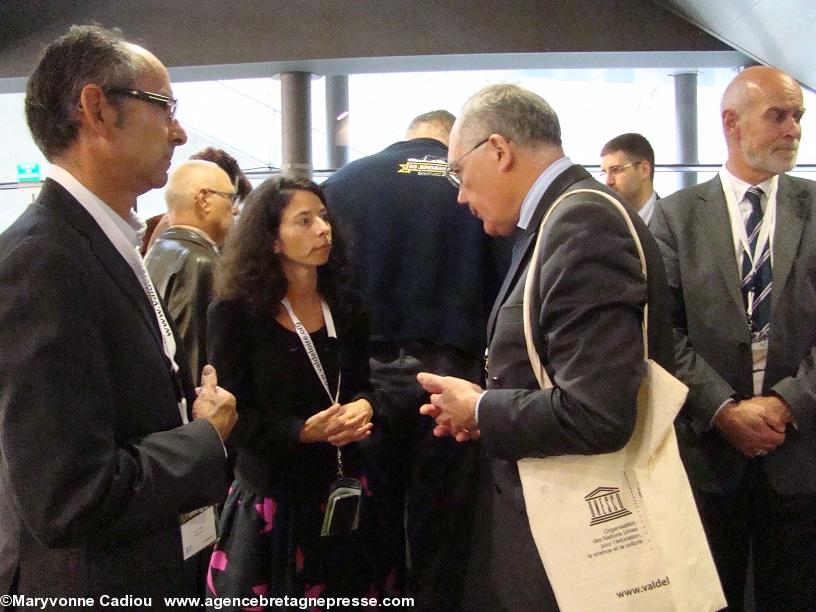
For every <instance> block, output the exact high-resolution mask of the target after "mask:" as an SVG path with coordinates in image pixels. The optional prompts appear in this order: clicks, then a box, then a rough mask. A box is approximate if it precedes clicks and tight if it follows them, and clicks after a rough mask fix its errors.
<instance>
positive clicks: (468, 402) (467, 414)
mask: <svg viewBox="0 0 816 612" xmlns="http://www.w3.org/2000/svg"><path fill="white" fill-rule="evenodd" d="M417 380H418V381H419V384H421V385H422V386H423V388H424V389H425V390H426V391H427V392H428V393H430V394H431V403H430V404H424V405H422V406H420V408H419V412H420V413H421V414H426V415H428V416H431V417H433V418H434V419H435V420H436V427H434V432H433V433H434V435H435V436H445V435H450V436H454V437H455V438H456V440H457V441H459V442H465V441H467V440H474V439H477V438H478V437H479V436H480V433H479V429H478V427H477V425H476V419H475V412H476V402H477V401H478V400H479V397H480V396H481V394H482V391H483V390H482V389H481V387H479V386H478V385H474V384H473V383H472V382H468V381H467V380H462V379H461V378H454V377H452V376H437V375H436V374H430V373H428V372H420V373H419V374H417Z"/></svg>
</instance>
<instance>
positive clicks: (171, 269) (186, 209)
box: [145, 160, 239, 376]
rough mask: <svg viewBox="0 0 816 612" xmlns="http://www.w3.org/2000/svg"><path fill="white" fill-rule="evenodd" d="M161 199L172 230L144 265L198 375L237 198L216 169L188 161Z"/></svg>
mask: <svg viewBox="0 0 816 612" xmlns="http://www.w3.org/2000/svg"><path fill="white" fill-rule="evenodd" d="M164 197H165V200H166V201H167V209H168V211H169V212H168V220H169V223H170V227H168V228H167V229H166V230H164V231H163V232H162V233H161V235H159V236H158V238H157V239H156V241H155V243H154V244H153V246H152V247H151V248H150V250H149V251H148V252H147V255H146V256H145V266H146V267H147V271H148V273H149V274H150V278H151V280H152V281H153V284H154V286H155V287H156V291H158V293H159V295H160V296H161V297H162V299H163V300H164V303H165V305H166V306H167V314H169V315H170V317H172V319H173V321H175V323H176V327H177V328H178V332H179V335H180V336H181V340H182V343H183V345H184V349H185V351H186V355H187V360H188V362H189V364H190V371H191V372H193V373H195V374H194V375H196V376H197V375H198V373H199V372H201V370H202V368H203V367H204V365H205V364H206V363H207V308H208V307H209V305H210V302H211V301H212V291H213V274H214V272H215V264H216V261H217V260H218V254H219V249H220V248H221V247H222V246H223V245H224V240H225V239H226V237H227V232H228V231H229V230H230V228H231V227H232V225H233V221H234V219H235V216H236V215H237V214H238V204H237V201H238V198H239V195H238V193H237V192H236V191H235V190H234V188H233V186H232V182H231V181H230V177H229V176H228V175H227V173H226V172H224V170H222V169H221V168H219V167H218V166H217V165H216V164H214V163H212V162H209V161H202V160H189V161H187V162H185V163H183V164H182V165H181V166H179V167H178V168H177V169H176V170H175V171H174V172H173V173H172V174H171V175H170V179H169V181H168V182H167V188H166V190H165V194H164Z"/></svg>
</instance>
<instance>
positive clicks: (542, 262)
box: [418, 85, 674, 612]
mask: <svg viewBox="0 0 816 612" xmlns="http://www.w3.org/2000/svg"><path fill="white" fill-rule="evenodd" d="M449 159H451V160H453V161H451V162H450V165H449V170H448V176H449V178H450V180H451V181H452V182H454V183H455V184H456V185H458V187H459V196H458V199H459V202H460V203H461V204H467V205H468V206H469V207H470V209H471V211H472V212H473V213H474V214H475V215H476V216H477V217H479V218H480V219H481V220H482V222H483V224H484V229H485V231H486V232H487V233H488V234H491V235H509V234H512V233H517V235H518V238H517V241H516V245H515V248H514V251H513V260H512V263H511V264H510V270H509V272H508V274H507V276H506V278H505V282H504V286H503V287H502V289H500V290H499V296H498V298H497V300H496V303H495V305H494V307H493V312H492V314H491V316H490V320H489V322H488V328H487V334H488V346H489V350H488V354H487V389H486V390H485V389H482V388H479V387H477V386H476V385H474V384H472V383H470V382H467V381H465V380H461V379H457V378H453V377H449V376H445V377H443V376H437V375H436V374H431V373H421V374H420V375H419V377H418V378H419V380H420V382H421V383H422V385H423V386H424V387H425V389H426V390H427V391H429V392H430V393H431V394H432V395H431V403H430V404H427V405H425V406H423V407H422V408H421V412H422V413H423V414H428V415H431V416H433V417H434V418H435V419H436V422H437V426H436V433H437V434H438V435H452V436H455V438H456V439H457V440H460V441H465V440H467V439H471V438H481V440H482V443H483V444H484V446H485V447H486V449H487V452H488V453H489V454H490V458H491V464H492V473H493V480H494V487H493V489H492V490H493V503H492V525H491V529H490V535H487V534H483V535H482V537H481V538H480V540H479V542H480V543H482V545H483V546H484V547H485V548H487V549H488V550H487V557H488V560H489V564H490V566H489V568H488V569H487V570H486V571H485V572H484V574H483V582H489V584H490V587H491V588H492V594H493V595H495V596H496V597H497V599H498V602H497V603H491V604H489V605H487V608H489V609H491V610H506V611H508V612H509V611H511V610H512V611H515V610H539V611H541V610H545V611H547V610H551V611H555V610H557V609H558V605H557V603H556V600H555V597H554V595H553V592H552V588H551V586H550V583H549V580H548V578H547V574H546V572H545V570H544V567H543V565H542V562H541V559H540V558H539V555H538V552H537V550H536V546H535V543H534V542H533V537H532V534H531V532H530V525H529V521H528V517H527V510H526V507H525V504H524V498H523V494H522V490H521V482H520V480H519V473H518V468H517V462H518V461H519V460H520V459H523V458H526V457H545V456H553V455H575V454H582V455H585V454H601V453H607V452H611V451H615V450H618V449H620V448H621V447H623V446H624V445H625V444H626V442H628V440H629V437H630V435H631V433H632V430H633V428H634V425H635V418H636V400H637V394H638V389H639V387H640V383H641V380H642V378H643V376H644V373H645V364H644V362H643V334H642V328H641V321H642V317H643V305H644V303H646V302H648V304H649V310H648V312H649V315H648V316H649V321H648V324H649V326H648V334H649V337H648V342H649V352H650V356H651V357H652V358H654V359H655V360H656V361H658V362H659V363H661V364H662V365H663V366H664V367H666V368H667V369H669V370H672V369H673V365H674V364H673V347H672V332H671V326H670V322H669V306H668V295H667V291H666V281H665V273H664V271H663V264H662V261H661V258H660V252H659V251H658V248H657V245H656V244H655V241H654V239H653V238H652V237H651V236H650V235H649V232H648V230H647V229H646V226H645V224H644V223H643V221H642V220H641V219H640V218H639V217H638V216H637V215H636V214H635V213H634V211H630V212H629V217H630V219H631V221H632V223H633V225H634V226H635V229H636V231H637V233H638V236H639V238H640V241H641V242H642V244H643V248H644V250H645V254H646V259H647V272H648V274H647V278H644V276H643V274H642V273H641V263H640V259H639V257H638V252H637V249H636V247H635V242H634V240H633V239H632V236H631V234H630V232H629V229H628V228H627V224H626V222H625V221H624V219H623V218H622V217H621V215H620V213H619V212H618V211H617V210H616V209H615V208H613V206H612V205H611V204H610V203H609V202H608V201H607V199H606V197H605V196H603V195H602V194H591V193H580V194H570V193H569V192H572V191H574V190H576V189H593V190H600V191H607V192H608V193H609V194H610V195H611V194H612V192H611V191H609V190H607V189H606V188H605V187H604V186H603V185H601V184H600V183H598V182H597V181H595V180H594V179H593V178H592V177H591V176H590V174H589V173H588V172H587V171H586V170H585V169H584V168H582V167H580V166H577V165H574V164H573V163H572V162H571V161H570V160H569V158H567V157H565V156H564V150H563V148H562V146H561V130H560V126H559V122H558V117H557V116H556V114H555V112H554V111H553V110H552V108H550V106H549V105H548V104H547V103H546V102H545V101H544V100H543V99H542V98H540V97H539V96H537V95H536V94H534V93H532V92H530V91H527V90H524V89H522V88H520V87H517V86H514V85H493V86H490V87H487V88H485V89H483V90H482V91H480V92H478V93H477V94H475V95H474V96H473V97H471V98H470V99H469V100H468V101H467V102H466V103H465V106H464V108H463V109H462V113H461V114H460V116H459V118H458V119H457V120H456V123H455V124H454V127H453V130H452V132H451V138H450V152H449ZM564 194H567V195H566V197H565V199H564V201H563V203H562V204H561V205H560V207H559V208H558V209H557V210H556V211H555V212H554V213H553V215H552V216H551V217H550V219H549V220H548V222H547V224H546V226H545V227H543V228H541V229H539V224H540V223H541V220H542V218H543V216H544V214H545V213H546V212H547V210H548V209H549V208H550V207H551V206H552V204H553V203H554V202H555V201H556V200H557V199H558V198H559V197H560V196H562V195H564ZM613 197H614V196H613ZM539 231H540V232H543V235H542V248H541V252H540V254H539V256H538V258H537V259H536V260H535V261H531V259H532V252H533V245H534V243H535V238H536V236H537V234H538V232H539ZM531 266H532V269H533V271H534V274H535V276H534V278H535V291H534V293H533V300H532V309H533V312H534V318H533V321H534V327H533V330H532V335H533V338H534V343H535V346H536V350H537V352H538V354H539V356H540V358H541V363H542V364H543V365H544V367H545V368H546V369H547V371H548V373H549V376H550V378H551V379H552V380H553V381H554V383H555V387H554V388H553V389H547V390H541V389H540V388H539V385H538V382H537V381H536V378H535V375H534V373H533V369H532V366H531V364H530V360H529V357H528V354H527V347H526V342H525V334H524V331H523V325H522V304H523V294H524V285H525V278H526V276H527V269H528V268H529V267H531ZM564 536H565V537H569V534H564ZM485 575H486V576H487V578H488V579H487V580H485V579H484V576H485ZM490 594H491V593H487V594H486V595H485V596H484V597H482V602H481V603H479V602H474V605H473V606H472V608H473V609H485V603H484V602H485V601H488V596H489V595H490Z"/></svg>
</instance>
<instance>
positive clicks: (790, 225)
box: [771, 174, 807, 316]
mask: <svg viewBox="0 0 816 612" xmlns="http://www.w3.org/2000/svg"><path fill="white" fill-rule="evenodd" d="M806 199H807V192H805V191H801V190H798V189H796V186H795V184H794V183H793V181H791V180H790V178H789V177H788V176H786V175H784V174H781V175H779V190H778V191H777V195H776V227H775V228H774V242H773V272H772V274H773V285H772V289H771V316H773V313H774V312H775V311H776V304H777V300H778V299H779V296H780V295H782V288H783V287H784V286H785V283H786V282H787V280H788V276H789V275H790V271H791V267H792V266H793V260H794V258H795V257H796V252H797V250H798V248H799V240H800V238H801V236H802V229H803V227H804V224H805V217H806V216H807V201H806Z"/></svg>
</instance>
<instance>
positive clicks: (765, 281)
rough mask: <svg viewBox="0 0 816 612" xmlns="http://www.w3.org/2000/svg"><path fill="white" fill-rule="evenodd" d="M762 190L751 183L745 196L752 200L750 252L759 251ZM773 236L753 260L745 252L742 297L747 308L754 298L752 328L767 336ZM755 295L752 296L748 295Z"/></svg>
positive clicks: (746, 225)
mask: <svg viewBox="0 0 816 612" xmlns="http://www.w3.org/2000/svg"><path fill="white" fill-rule="evenodd" d="M762 195H763V192H762V190H761V189H760V188H759V187H751V188H750V189H748V191H746V192H745V199H746V200H748V202H749V203H750V204H751V214H750V215H749V216H748V221H747V222H746V223H745V231H746V233H747V234H748V247H749V249H750V251H751V256H753V254H754V253H755V252H756V245H757V239H758V238H759V230H760V227H761V226H762V206H761V205H760V202H761V200H762ZM770 242H771V241H770V237H769V240H768V241H767V242H766V243H765V247H764V248H763V249H762V253H761V254H760V255H759V257H758V258H757V259H756V261H754V262H753V265H752V264H751V256H749V255H748V254H747V253H743V255H742V298H743V301H744V302H745V308H746V311H747V309H748V303H749V300H751V301H752V309H751V316H750V319H749V323H750V324H751V332H752V333H753V334H759V335H761V336H767V334H768V326H769V323H770V320H771V248H770ZM749 296H752V299H751V298H749Z"/></svg>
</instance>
